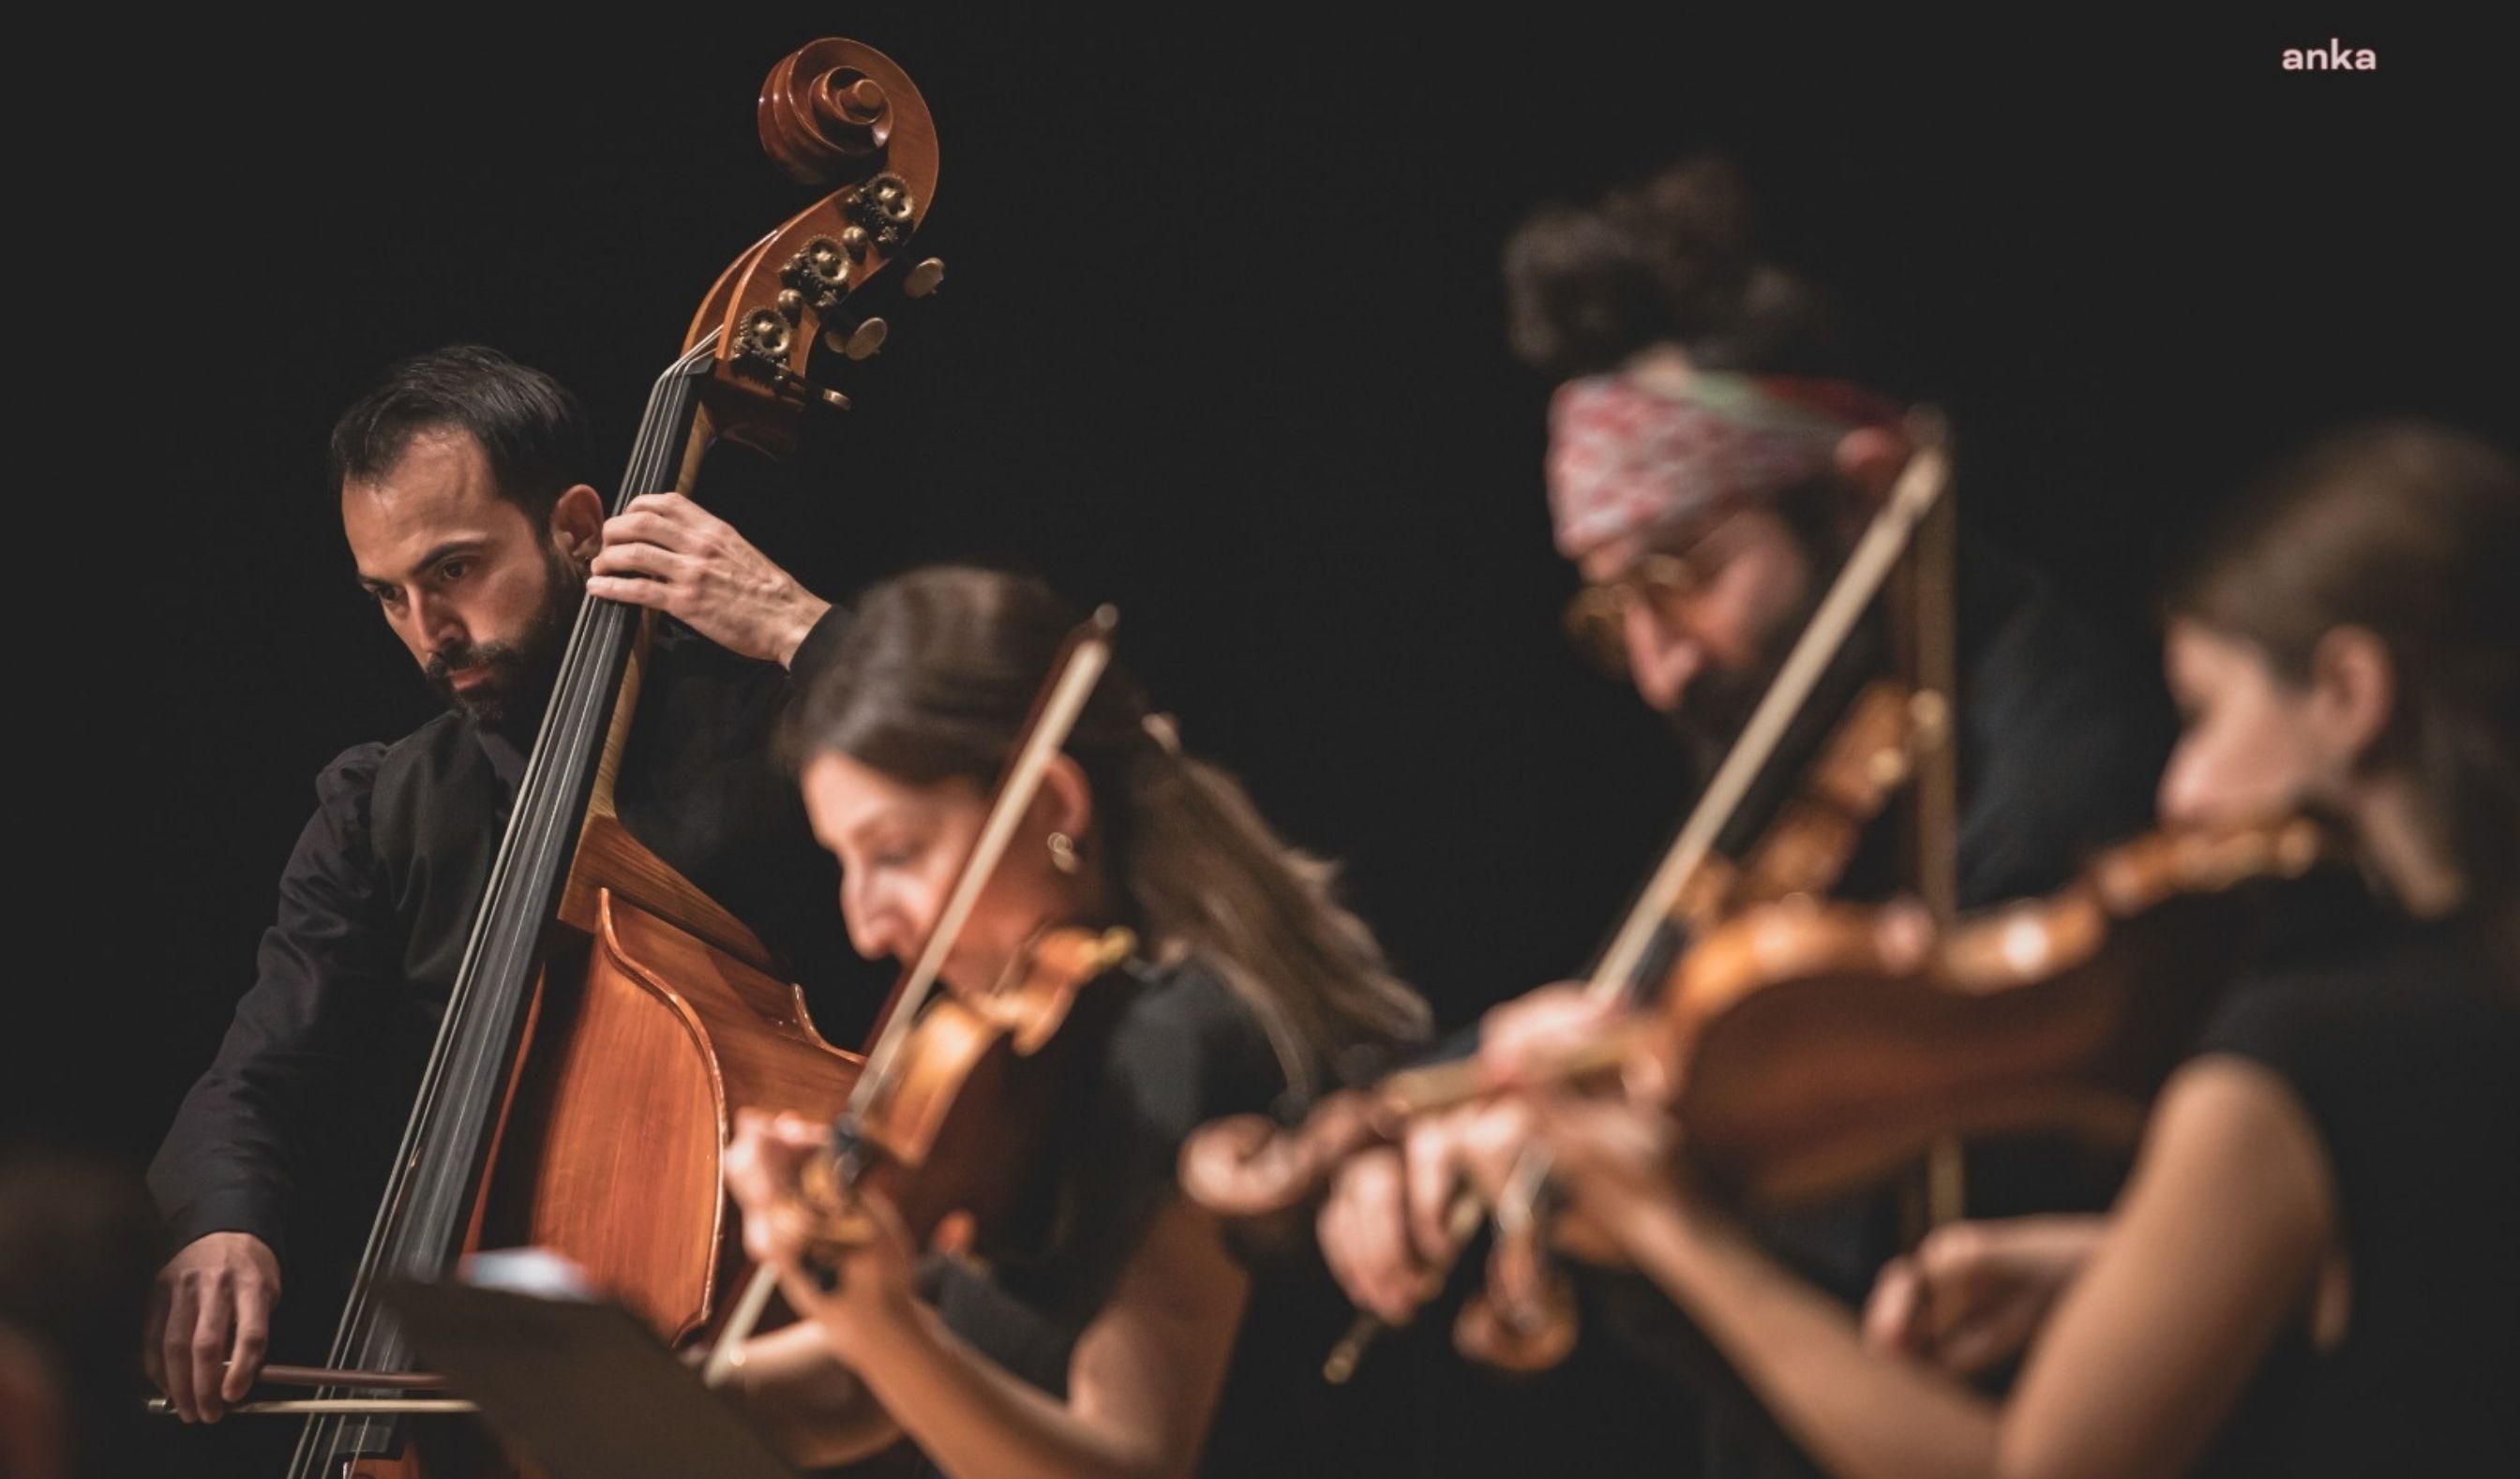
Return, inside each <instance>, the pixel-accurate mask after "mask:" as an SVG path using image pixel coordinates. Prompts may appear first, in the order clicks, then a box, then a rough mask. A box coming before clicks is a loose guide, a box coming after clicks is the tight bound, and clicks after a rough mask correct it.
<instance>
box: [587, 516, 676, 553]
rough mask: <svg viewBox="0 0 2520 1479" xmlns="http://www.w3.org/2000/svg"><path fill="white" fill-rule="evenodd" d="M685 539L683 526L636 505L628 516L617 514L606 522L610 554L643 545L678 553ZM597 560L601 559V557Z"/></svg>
mask: <svg viewBox="0 0 2520 1479" xmlns="http://www.w3.org/2000/svg"><path fill="white" fill-rule="evenodd" d="M682 538H683V532H682V525H681V524H679V523H676V522H675V521H674V520H672V519H670V518H667V517H666V516H665V515H662V514H660V513H657V512H655V511H653V510H650V509H643V508H641V507H639V506H638V505H637V504H635V503H634V504H632V505H631V507H630V512H629V513H626V514H616V515H612V516H611V517H610V518H607V519H606V520H605V521H604V548H605V550H607V551H610V550H614V549H620V548H626V547H628V546H632V545H643V544H645V545H654V546H657V547H659V548H662V549H667V550H679V549H681V548H682V547H683V545H682ZM598 558H599V559H600V558H602V557H601V556H600V555H599V557H598Z"/></svg>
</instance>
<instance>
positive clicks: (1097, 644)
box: [701, 605, 1119, 1386]
mask: <svg viewBox="0 0 2520 1479" xmlns="http://www.w3.org/2000/svg"><path fill="white" fill-rule="evenodd" d="M1118 621H1119V616H1118V613H1117V612H1115V611H1113V610H1112V608H1111V607H1109V606H1107V605H1106V606H1102V607H1100V608H1098V609H1097V610H1096V611H1095V613H1094V615H1093V617H1092V618H1091V619H1090V620H1088V621H1087V623H1086V624H1085V625H1084V626H1083V627H1081V628H1079V629H1078V632H1077V634H1076V636H1075V637H1074V638H1073V639H1071V641H1070V643H1069V645H1068V648H1067V651H1066V660H1065V661H1064V662H1063V663H1061V665H1060V667H1059V670H1058V674H1057V678H1056V679H1055V680H1054V681H1053V682H1052V684H1051V688H1050V694H1049V696H1048V697H1047V698H1046V699H1045V700H1044V701H1043V703H1042V705H1041V709H1040V712H1039V714H1038V715H1037V717H1036V719H1035V720H1034V722H1033V724H1032V725H1031V727H1030V733H1029V734H1027V735H1026V736H1025V738H1024V742H1023V744H1022V746H1021V747H1020V748H1019V749H1017V750H1016V752H1015V757H1014V759H1013V761H1012V762H1011V763H1010V765H1009V766H1008V769H1007V776H1006V780H1005V781H1004V783H1002V784H1001V785H1000V786H999V791H998V799H997V801H996V803H995V804H994V805H992V806H991V807H990V809H989V816H988V820H987V821H986V822H985V823H983V824H982V826H981V829H980V834H979V836H978V837H977V838H975V839H974V840H973V841H972V843H971V851H970V853H969V854H968V855H967V857H965V858H964V860H963V867H962V871H961V872H960V873H959V874H957V875H956V877H955V880H954V891H953V892H952V893H951V894H950V895H949V896H948V897H947V899H946V902H945V908H944V909H943V910H942V911H941V912H939V913H938V915H937V917H936V923H935V925H934V926H933V927H932V928H931V929H929V931H928V933H927V943H926V944H925V945H924V946H922V948H921V950H920V952H919V962H918V964H916V965H915V966H913V967H912V969H911V972H910V976H909V978H908V980H906V981H905V982H904V983H903V985H902V988H901V990H900V992H899V994H898V998H897V1000H895V1002H894V1003H893V1005H892V1007H891V1008H890V1010H889V1011H887V1012H886V1014H885V1016H884V1021H883V1028H882V1030H881V1032H880V1033H878V1034H877V1038H876V1041H875V1046H873V1047H872V1048H869V1049H868V1050H867V1055H866V1060H865V1063H864V1064H863V1065H862V1066H861V1067H860V1068H859V1070H858V1081H857V1082H856V1083H855V1084H853V1085H851V1086H850V1089H849V1100H848V1108H847V1113H848V1114H849V1115H851V1116H853V1117H863V1116H864V1115H865V1114H866V1113H867V1111H868V1109H869V1107H870V1106H872V1105H873V1104H874V1103H875V1101H876V1099H877V1097H878V1096H879V1095H881V1094H882V1092H883V1086H884V1085H885V1084H886V1083H888V1082H889V1081H890V1078H891V1075H892V1073H893V1070H894V1062H895V1060H896V1059H897V1058H898V1057H899V1056H900V1051H901V1044H902V1043H903V1042H905V1041H907V1040H908V1037H907V1035H908V1033H909V1031H910V1026H911V1024H912V1023H913V1022H914V1021H915V1020H917V1018H918V1016H919V1008H920V1005H921V1004H922V1003H923V1002H925V1001H926V999H927V997H928V995H929V993H930V992H932V991H933V990H934V988H935V985H936V981H937V979H938V977H939V975H940V973H941V972H942V970H943V968H944V964H945V957H946V955H947V954H948V953H949V952H950V951H952V950H953V948H954V944H955V941H956V940H957V939H958V938H959V937H960V936H961V934H962V931H963V926H964V924H965V923H967V922H968V920H969V919H970V915H971V910H972V907H973V906H974V905H975V904H977V903H978V901H979V897H980V892H981V890H982V889H983V888H985V887H987V886H988V882H989V878H990V875H991V874H995V873H996V872H997V867H998V860H999V859H1000V858H1001V857H1003V856H1004V855H1005V853H1006V847H1007V843H1008V842H1009V840H1011V839H1012V837H1013V836H1014V829H1015V824H1016V823H1017V822H1019V821H1021V820H1022V817H1023V814H1024V812H1025V811H1026V810H1028V809H1029V808H1030V807H1031V805H1032V799H1033V796H1034V794H1035V793H1036V792H1037V791H1038V790H1039V789H1040V786H1041V778H1042V776H1043V774H1044V773H1045V772H1047V771H1048V770H1049V768H1050V761H1051V757H1052V756H1054V755H1056V754H1057V753H1058V751H1059V750H1060V748H1061V747H1062V746H1064V745H1065V744H1066V743H1067V737H1068V735H1069V734H1070V733H1071V732H1072V731H1073V730H1074V729H1075V727H1076V721H1077V718H1078V717H1079V716H1080V715H1082V714H1083V713H1084V711H1085V704H1086V702H1087V700H1088V699H1090V698H1091V697H1092V696H1093V694H1094V686H1095V685H1096V684H1097V683H1099V682H1101V681H1102V673H1103V670H1104V669H1105V668H1107V667H1109V666H1110V662H1111V632H1112V629H1113V628H1114V627H1115V626H1116V625H1117V624H1118ZM777 1277H778V1276H777V1275H776V1273H775V1272H774V1271H773V1270H771V1269H770V1268H769V1267H768V1266H766V1265H765V1266H764V1267H762V1268H759V1269H756V1270H754V1271H753V1275H752V1281H751V1282H750V1283H749V1284H747V1285H746V1286H745V1287H744V1290H743V1293H742V1296H741V1297H740V1298H739V1299H738V1300H737V1301H736V1305H735V1308H734V1310H733V1311H732V1312H731V1313H730V1314H729V1315H728V1317H727V1322H726V1323H725V1324H724V1325H723V1326H722V1327H720V1329H719V1330H718V1335H717V1339H716V1341H715V1342H714V1343H713V1344H712V1345H711V1346H710V1348H709V1355H708V1361H707V1363H706V1365H705V1366H704V1367H702V1371H701V1380H702V1381H703V1382H704V1383H706V1384H707V1385H710V1386H717V1385H720V1384H722V1383H723V1382H724V1381H725V1380H726V1378H727V1376H728V1374H729V1373H731V1372H732V1371H733V1370H734V1369H735V1368H736V1367H738V1366H741V1365H742V1345H743V1342H744V1341H745V1340H746V1339H748V1338H749V1337H750V1336H751V1334H752V1329H753V1326H754V1325H756V1324H758V1323H759V1322H760V1320H761V1314H762V1311H763V1310H764V1309H765V1308H767V1306H768V1304H769V1300H770V1291H771V1288H772V1286H773V1285H774V1284H775V1283H776V1281H777Z"/></svg>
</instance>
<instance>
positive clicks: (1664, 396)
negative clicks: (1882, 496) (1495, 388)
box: [1549, 373, 1899, 560]
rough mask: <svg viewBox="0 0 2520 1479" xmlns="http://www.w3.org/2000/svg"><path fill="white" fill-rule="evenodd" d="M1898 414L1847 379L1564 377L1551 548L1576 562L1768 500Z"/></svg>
mask: <svg viewBox="0 0 2520 1479" xmlns="http://www.w3.org/2000/svg"><path fill="white" fill-rule="evenodd" d="M1898 416H1899V413H1898V408H1897V407H1895V406H1893V405H1891V404H1890V403H1889V402H1887V401H1884V400H1882V399H1881V398H1880V397H1878V396H1876V395H1874V394H1872V393H1871V392H1870V391H1868V390H1865V389H1863V388H1862V387H1860V386H1857V385H1854V384H1850V383H1848V382H1847V381H1832V380H1808V379H1797V378H1792V377H1786V376H1759V377H1752V376H1742V375H1720V374H1707V373H1700V374H1696V375H1692V376H1691V377H1689V381H1688V388H1687V389H1686V390H1684V391H1680V392H1677V393H1674V392H1670V391H1663V390H1655V389H1648V388H1646V387H1644V386H1643V385H1640V384H1639V383H1638V382H1637V381H1635V380H1633V379H1630V378H1629V377H1626V376H1619V375H1600V376H1592V377H1589V378H1587V379H1583V380H1577V381H1568V382H1567V383H1566V384H1564V385H1562V386H1560V387H1559V388H1558V391H1557V395H1556V398H1555V400H1554V401H1553V403H1552V404H1551V406H1550V425H1549V431H1550V435H1549V507H1550V513H1551V515H1552V516H1553V520H1554V522H1555V524H1556V529H1557V548H1558V551H1559V553H1561V554H1563V555H1565V556H1566V557H1567V558H1568V559H1570V560H1572V559H1576V558H1579V557H1581V556H1582V555H1583V554H1584V553H1585V552H1586V551H1588V550H1592V549H1595V548H1597V547H1598V546H1600V545H1602V544H1606V543H1608V542H1609V541H1611V540H1613V539H1619V538H1623V537H1625V536H1627V535H1630V534H1635V533H1640V532H1642V531H1643V530H1646V529H1653V528H1659V527H1661V526H1663V525H1665V524H1669V523H1675V522H1682V521H1695V520H1699V519H1702V518H1706V517H1708V516H1711V515H1721V514H1727V513H1730V512H1732V511H1733V510H1734V509H1738V508H1741V507H1743V506H1745V505H1749V504H1754V503H1758V502H1761V501H1763V500H1766V499H1770V498H1774V497H1776V496H1777V495H1778V494H1779V493H1782V492H1784V491H1785V490H1786V489H1788V488H1792V487H1794V486H1795V485H1797V484H1799V483H1802V482H1804V481H1805V480H1807V479H1809V478H1811V477H1813V476H1814V475H1816V474H1818V473H1820V472H1823V471H1827V469H1828V468H1829V466H1830V463H1831V460H1832V459H1833V457H1834V456H1835V453H1836V450H1837V444H1838V442H1839V440H1840V439H1841V438H1843V437H1844V436H1845V435H1846V433H1847V432H1849V431H1851V430H1853V429H1855V428H1856V427H1858V426H1880V425H1896V424H1897V421H1898Z"/></svg>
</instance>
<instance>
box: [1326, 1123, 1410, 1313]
mask: <svg viewBox="0 0 2520 1479" xmlns="http://www.w3.org/2000/svg"><path fill="white" fill-rule="evenodd" d="M1321 1233H1322V1247H1323V1256H1324V1258H1325V1260H1326V1261H1327V1262H1328V1264H1329V1265H1330V1274H1331V1277H1333V1278H1336V1279H1337V1280H1338V1283H1339V1287H1340V1288H1341V1289H1343V1290H1345V1291H1346V1292H1347V1296H1348V1298H1349V1299H1350V1300H1351V1301H1352V1302H1354V1303H1355V1304H1356V1305H1357V1306H1358V1307H1359V1308H1361V1309H1366V1310H1371V1311H1373V1313H1374V1314H1375V1315H1376V1316H1378V1317H1380V1318H1381V1319H1383V1320H1386V1321H1392V1322H1398V1321H1402V1320H1406V1319H1408V1318H1409V1315H1410V1313H1411V1311H1412V1310H1413V1309H1414V1308H1415V1307H1416V1303H1417V1296H1418V1270H1417V1267H1416V1265H1415V1263H1414V1262H1413V1261H1412V1260H1411V1259H1410V1257H1409V1239H1408V1233H1407V1231H1406V1230H1405V1229H1404V1228H1403V1227H1402V1226H1401V1209H1400V1169H1399V1167H1398V1165H1397V1164H1396V1163H1395V1158H1394V1157H1391V1156H1389V1155H1387V1154H1386V1155H1383V1156H1381V1157H1379V1158H1360V1160H1359V1161H1358V1162H1356V1163H1354V1164H1351V1165H1350V1166H1349V1167H1348V1168H1347V1170H1346V1171H1345V1172H1343V1173H1342V1174H1341V1177H1340V1181H1339V1185H1338V1187H1337V1188H1336V1191H1335V1194H1333V1195H1332V1196H1331V1197H1330V1199H1329V1200H1328V1201H1327V1202H1324V1203H1323V1204H1322V1213H1321Z"/></svg>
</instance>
